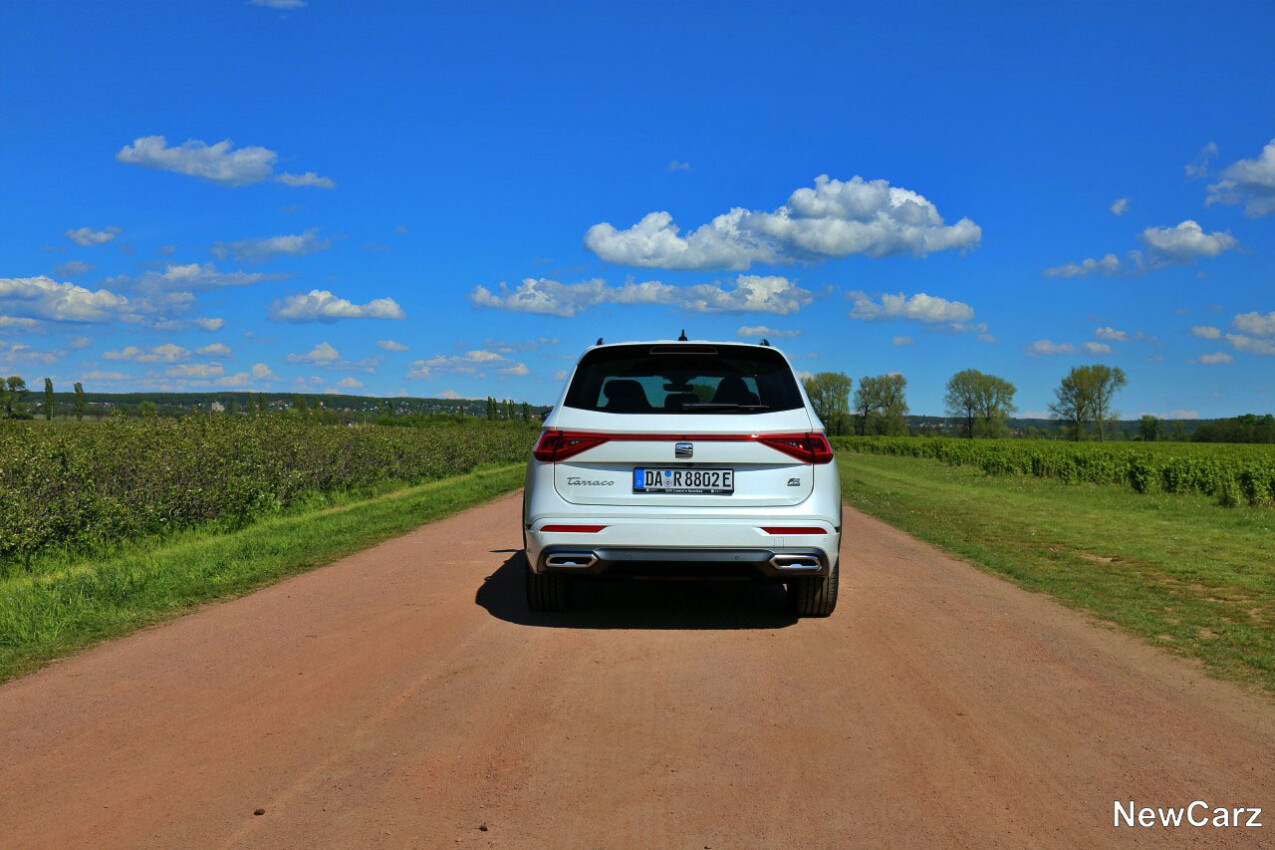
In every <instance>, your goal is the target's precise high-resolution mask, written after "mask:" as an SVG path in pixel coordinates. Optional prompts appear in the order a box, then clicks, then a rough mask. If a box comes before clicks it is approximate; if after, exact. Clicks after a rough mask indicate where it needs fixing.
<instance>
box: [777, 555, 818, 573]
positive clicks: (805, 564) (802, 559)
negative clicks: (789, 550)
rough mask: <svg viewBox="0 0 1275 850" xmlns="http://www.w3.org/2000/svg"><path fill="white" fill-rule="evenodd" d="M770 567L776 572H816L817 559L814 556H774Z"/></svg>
mask: <svg viewBox="0 0 1275 850" xmlns="http://www.w3.org/2000/svg"><path fill="white" fill-rule="evenodd" d="M770 565H771V566H772V567H774V568H775V569H777V570H817V569H819V559H818V558H816V557H815V556H814V555H775V556H773V557H772V558H771V559H770Z"/></svg>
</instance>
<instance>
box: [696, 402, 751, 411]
mask: <svg viewBox="0 0 1275 850" xmlns="http://www.w3.org/2000/svg"><path fill="white" fill-rule="evenodd" d="M682 410H770V405H769V404H736V403H734V402H733V401H693V402H690V403H689V404H684V405H682Z"/></svg>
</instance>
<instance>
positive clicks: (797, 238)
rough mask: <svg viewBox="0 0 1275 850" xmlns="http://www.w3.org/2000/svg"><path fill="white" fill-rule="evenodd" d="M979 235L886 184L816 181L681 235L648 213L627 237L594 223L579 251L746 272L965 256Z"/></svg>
mask: <svg viewBox="0 0 1275 850" xmlns="http://www.w3.org/2000/svg"><path fill="white" fill-rule="evenodd" d="M982 235H983V232H982V229H981V228H980V227H979V226H978V225H977V224H975V223H974V222H972V221H970V220H969V219H968V218H963V219H961V220H960V221H958V222H956V224H953V225H947V224H945V223H944V221H943V218H942V216H940V215H939V213H938V209H937V208H936V207H935V206H934V204H932V203H931V202H930V201H928V200H927V199H926V198H925V197H923V196H922V195H920V194H918V193H916V192H913V191H910V190H908V189H903V188H901V187H897V186H891V185H890V184H889V183H888V182H887V181H885V180H872V181H866V180H864V179H863V178H861V177H857V176H856V177H853V178H851V179H850V180H848V181H841V180H834V179H830V178H829V177H828V176H827V175H820V176H819V177H817V178H815V185H814V187H813V188H811V187H803V188H801V189H798V190H796V191H795V192H793V193H792V195H790V196H789V198H788V203H786V204H784V205H783V206H781V207H779V208H778V209H776V210H774V211H773V212H761V211H750V210H745V209H742V208H739V207H737V208H735V209H732V210H731V211H730V212H727V213H724V214H722V215H719V216H717V217H716V218H714V219H713V220H712V221H711V222H709V223H708V224H705V225H702V226H700V227H699V228H698V229H696V230H694V231H691V232H689V233H687V234H686V235H685V236H683V235H680V228H679V227H678V226H677V225H675V224H674V223H673V216H672V215H670V214H669V213H667V212H652V213H648V214H647V215H646V216H644V217H643V218H642V220H641V221H639V222H638V223H637V224H635V225H633V226H632V227H630V228H628V229H626V230H617V229H616V228H615V227H613V226H612V225H611V224H609V223H606V222H603V223H601V224H595V225H594V226H593V227H590V228H589V230H588V232H587V233H585V237H584V244H585V247H587V248H588V249H589V250H590V251H592V252H593V253H595V254H597V255H598V256H599V257H601V258H602V259H603V260H606V261H607V262H611V263H617V264H620V265H626V266H640V267H643V268H662V269H747V268H748V267H749V266H751V265H752V264H753V263H754V262H760V263H795V262H809V261H813V260H819V259H825V258H829V257H845V256H849V255H850V254H864V255H866V256H869V257H884V256H889V255H892V254H902V253H910V254H915V255H917V256H925V255H926V254H931V253H934V252H937V251H945V250H949V249H958V250H968V249H972V248H976V247H978V244H979V241H980V240H981V239H982Z"/></svg>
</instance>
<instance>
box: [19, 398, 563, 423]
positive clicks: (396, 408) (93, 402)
mask: <svg viewBox="0 0 1275 850" xmlns="http://www.w3.org/2000/svg"><path fill="white" fill-rule="evenodd" d="M262 399H264V400H265V404H266V409H267V410H269V411H283V410H288V409H289V408H292V407H295V406H297V405H298V404H299V403H300V402H301V401H304V403H305V405H306V406H307V407H312V408H320V409H323V410H329V411H333V412H336V413H344V414H349V415H355V416H376V415H383V414H385V413H386V412H390V413H392V415H395V416H403V415H407V414H444V415H446V414H450V415H457V414H462V413H463V415H465V416H476V417H480V418H481V417H484V416H486V415H487V399H485V398H415V397H407V396H400V397H395V398H378V397H376V396H363V395H330V394H318V393H290V392H288V393H283V392H273V393H255V392H206V393H158V392H155V393H91V392H86V393H85V394H84V401H85V408H86V409H85V415H86V416H90V417H94V418H101V417H105V416H110V415H112V414H116V415H118V414H124V415H133V414H136V413H137V412H138V410H139V407H140V405H142V404H143V403H145V402H149V403H151V404H153V405H155V407H156V409H157V410H156V412H157V413H158V414H159V415H160V416H182V415H186V414H190V413H197V412H205V413H206V412H212V411H231V412H235V411H244V410H247V409H248V406H249V404H251V405H252V409H254V410H255V409H257V407H258V405H259V403H260V401H261V400H262ZM26 401H27V407H28V408H31V409H32V411H33V412H34V411H35V410H37V409H38V407H39V405H40V403H41V402H42V401H43V393H37V392H31V393H29V394H28V395H27V399H26ZM53 403H54V406H55V410H56V416H58V417H59V418H61V417H66V416H70V415H71V414H72V411H73V410H74V404H75V394H74V393H63V392H55V393H54V394H53ZM513 403H514V406H515V408H517V410H518V412H519V413H521V410H522V404H523V403H522V402H521V401H517V400H515V401H514V402H513ZM386 405H389V408H388V411H387V407H386ZM500 406H501V410H503V409H504V400H503V399H502V400H500ZM530 407H531V413H532V415H533V416H536V417H539V416H542V415H543V414H544V412H545V411H547V410H548V409H549V408H548V406H546V405H536V404H533V405H530Z"/></svg>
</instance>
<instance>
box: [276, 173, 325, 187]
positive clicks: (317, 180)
mask: <svg viewBox="0 0 1275 850" xmlns="http://www.w3.org/2000/svg"><path fill="white" fill-rule="evenodd" d="M275 181H276V182H278V183H282V184H283V185H285V186H291V187H293V188H294V189H295V188H301V187H309V188H313V189H335V188H336V181H335V180H333V179H332V178H331V177H320V176H319V175H317V174H315V173H314V172H313V171H307V172H306V173H305V174H288V173H287V172H284V173H283V174H280V175H279V176H278V177H276V178H275Z"/></svg>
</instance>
